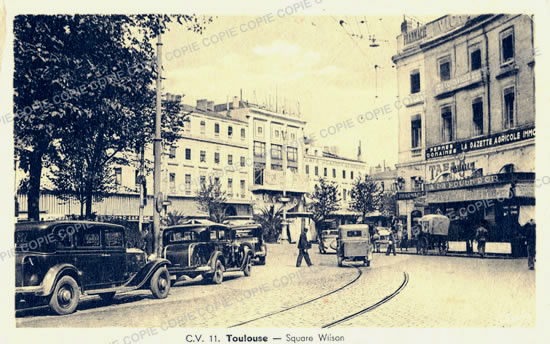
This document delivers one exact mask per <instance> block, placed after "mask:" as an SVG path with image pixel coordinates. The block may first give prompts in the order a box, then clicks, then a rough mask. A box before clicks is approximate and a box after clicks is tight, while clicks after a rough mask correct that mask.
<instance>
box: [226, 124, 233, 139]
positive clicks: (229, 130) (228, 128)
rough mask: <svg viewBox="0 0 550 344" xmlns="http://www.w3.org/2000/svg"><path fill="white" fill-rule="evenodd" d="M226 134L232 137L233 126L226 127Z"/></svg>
mask: <svg viewBox="0 0 550 344" xmlns="http://www.w3.org/2000/svg"><path fill="white" fill-rule="evenodd" d="M227 136H228V137H229V138H231V137H233V127H232V126H228V127H227Z"/></svg>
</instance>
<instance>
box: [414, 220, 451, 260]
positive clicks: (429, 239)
mask: <svg viewBox="0 0 550 344" xmlns="http://www.w3.org/2000/svg"><path fill="white" fill-rule="evenodd" d="M450 223H451V220H450V219H449V218H448V217H447V216H445V215H439V214H432V215H424V216H423V217H422V218H420V219H419V220H418V226H417V227H416V231H415V233H413V234H414V235H415V236H416V252H417V253H418V254H423V255H425V254H427V253H428V250H431V249H436V250H438V251H439V253H440V254H443V255H445V254H447V251H448V250H449V241H448V238H449V225H450Z"/></svg>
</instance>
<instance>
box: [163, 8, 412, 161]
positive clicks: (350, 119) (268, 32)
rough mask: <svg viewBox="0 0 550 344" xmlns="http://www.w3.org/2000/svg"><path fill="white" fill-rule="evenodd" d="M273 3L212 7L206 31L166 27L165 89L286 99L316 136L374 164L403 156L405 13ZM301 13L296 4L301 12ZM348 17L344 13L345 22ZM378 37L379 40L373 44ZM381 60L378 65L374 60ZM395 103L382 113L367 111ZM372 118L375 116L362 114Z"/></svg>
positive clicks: (191, 97) (188, 95) (190, 95)
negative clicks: (250, 9) (221, 11)
mask: <svg viewBox="0 0 550 344" xmlns="http://www.w3.org/2000/svg"><path fill="white" fill-rule="evenodd" d="M283 11H284V8H280V9H277V8H274V10H273V11H271V12H266V13H265V15H262V16H247V17H244V16H227V15H224V16H213V22H212V23H210V24H207V26H206V30H205V31H204V32H203V34H202V35H199V34H197V33H193V32H190V31H187V30H186V27H185V26H180V25H178V24H175V25H172V26H171V27H170V31H169V32H168V33H166V34H165V35H163V38H162V39H163V54H162V55H163V64H164V75H163V76H164V77H165V78H166V79H165V80H164V83H163V86H164V90H163V91H164V92H169V93H173V94H185V97H184V99H183V101H184V102H185V103H187V104H195V103H196V100H197V99H201V98H207V99H209V100H214V101H215V102H216V104H218V103H224V102H226V100H227V99H228V98H229V99H232V97H233V96H239V95H240V92H241V89H242V93H243V99H244V100H248V101H249V102H253V103H259V104H264V103H269V102H270V100H269V99H270V97H271V104H274V103H275V96H276V94H277V95H278V104H279V108H280V107H281V106H282V105H283V104H286V105H287V107H290V108H291V109H292V110H293V111H297V109H298V103H299V109H300V112H301V118H302V119H304V120H306V121H307V125H306V129H305V134H306V135H311V136H313V137H314V138H315V139H316V144H318V145H322V146H325V145H336V146H338V149H339V153H340V154H341V155H344V156H347V157H350V158H354V157H356V156H357V147H358V143H359V141H360V140H361V142H362V153H363V159H364V160H366V161H367V165H368V166H375V165H377V164H383V163H385V164H386V166H388V165H391V166H393V165H394V164H395V163H396V162H397V109H396V108H395V106H394V105H393V104H394V103H395V100H396V96H397V88H396V72H395V69H394V68H393V63H392V61H391V57H392V55H394V54H395V53H396V37H397V36H398V35H399V33H400V25H401V22H402V20H403V17H402V16H391V17H389V16H385V17H381V16H378V17H368V16H360V17H359V16H355V17H352V16H342V15H340V16H338V15H327V16H303V15H300V14H299V11H298V10H296V11H291V10H288V12H289V13H290V14H288V15H287V13H285V12H283ZM296 12H298V13H296ZM341 20H343V22H342V23H341V24H340V22H341ZM372 36H374V37H375V38H376V40H377V43H378V44H379V47H370V44H371V43H372V41H370V40H369V37H372ZM375 65H377V66H378V67H376V68H375ZM386 104H391V107H390V108H391V109H392V111H391V112H389V113H387V114H386V115H384V116H378V120H376V119H373V116H372V115H369V116H366V117H360V115H361V114H365V113H367V112H368V111H373V110H374V109H376V108H380V107H384V105H386ZM365 119H368V120H365Z"/></svg>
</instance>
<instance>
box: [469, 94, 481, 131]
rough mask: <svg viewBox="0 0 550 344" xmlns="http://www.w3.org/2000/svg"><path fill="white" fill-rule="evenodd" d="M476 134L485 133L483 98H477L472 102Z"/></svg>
mask: <svg viewBox="0 0 550 344" xmlns="http://www.w3.org/2000/svg"><path fill="white" fill-rule="evenodd" d="M472 114H473V121H474V136H477V135H483V100H481V98H476V99H474V101H473V102H472Z"/></svg>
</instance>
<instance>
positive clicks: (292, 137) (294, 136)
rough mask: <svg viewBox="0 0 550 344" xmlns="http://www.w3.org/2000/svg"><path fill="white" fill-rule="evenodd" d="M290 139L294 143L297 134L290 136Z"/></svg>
mask: <svg viewBox="0 0 550 344" xmlns="http://www.w3.org/2000/svg"><path fill="white" fill-rule="evenodd" d="M290 139H291V140H292V141H294V140H296V134H294V133H291V134H290Z"/></svg>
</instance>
